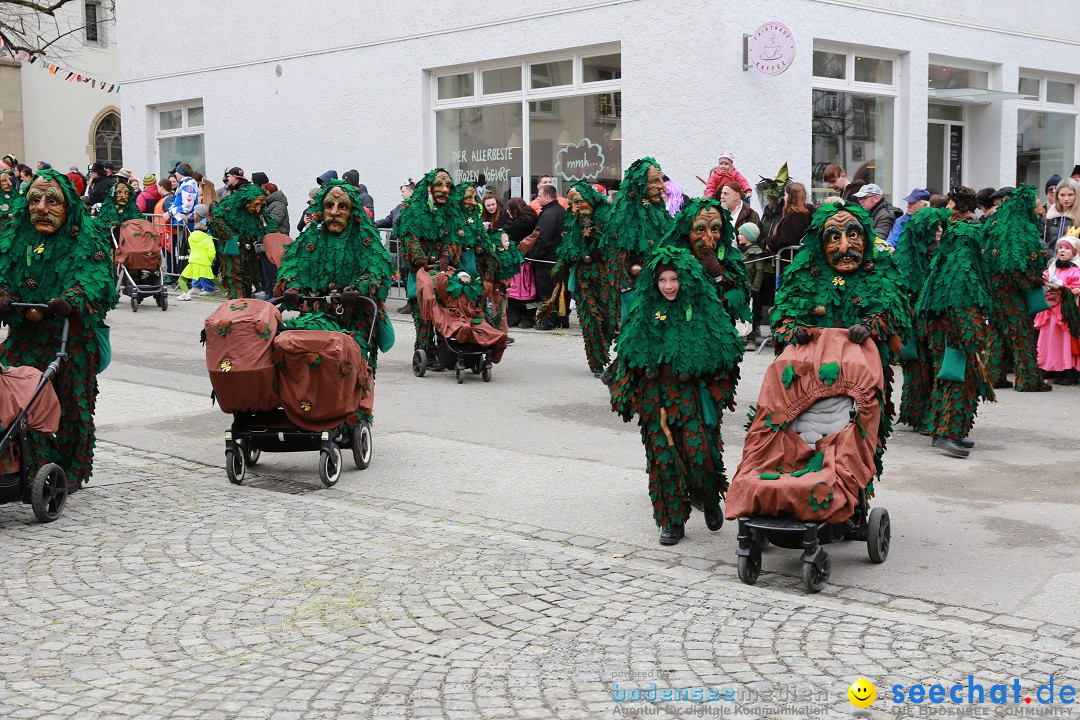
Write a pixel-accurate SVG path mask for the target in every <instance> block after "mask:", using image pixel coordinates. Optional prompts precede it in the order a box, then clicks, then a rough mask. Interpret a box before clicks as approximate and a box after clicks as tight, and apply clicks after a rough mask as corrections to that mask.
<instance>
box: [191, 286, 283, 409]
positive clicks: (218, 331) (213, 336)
mask: <svg viewBox="0 0 1080 720" xmlns="http://www.w3.org/2000/svg"><path fill="white" fill-rule="evenodd" d="M280 327H281V313H280V312H278V309H277V308H276V307H274V306H273V305H272V304H270V303H268V302H263V301H262V300H253V299H250V298H241V299H237V300H230V301H228V302H225V303H222V304H221V305H219V306H218V308H217V309H216V310H214V312H212V313H210V316H209V317H208V318H206V322H205V328H204V330H203V339H204V340H205V342H206V369H207V371H208V372H209V373H210V384H211V385H213V386H214V394H215V396H216V397H217V402H218V405H219V406H220V407H221V410H222V412H227V413H236V412H261V411H264V410H275V409H277V408H278V407H280V405H281V401H280V399H279V398H278V394H277V391H276V390H275V385H276V383H275V380H276V377H275V375H276V372H275V368H274V362H273V358H272V353H273V339H274V336H275V335H277V333H278V329H279V328H280Z"/></svg>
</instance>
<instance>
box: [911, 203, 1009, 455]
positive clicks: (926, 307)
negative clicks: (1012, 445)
mask: <svg viewBox="0 0 1080 720" xmlns="http://www.w3.org/2000/svg"><path fill="white" fill-rule="evenodd" d="M949 198H950V199H951V200H953V203H954V205H955V207H954V209H953V217H952V218H951V219H950V220H949V223H948V225H947V227H946V228H945V230H944V232H942V234H941V243H940V245H938V248H937V250H936V251H935V252H934V259H933V260H931V261H930V269H929V271H928V273H927V277H926V282H925V283H923V287H922V290H921V291H920V293H919V298H918V300H917V301H916V304H915V308H916V312H915V315H916V322H917V323H918V324H919V326H920V327H919V332H920V334H921V335H922V337H925V338H926V342H927V345H928V350H929V357H930V358H931V359H932V362H933V369H932V373H933V377H934V388H933V391H932V392H931V395H930V408H929V415H928V420H927V424H928V426H929V430H930V433H931V434H932V435H933V437H934V441H933V444H934V447H936V448H938V449H940V450H942V451H943V452H946V453H948V454H950V455H953V456H955V457H967V456H968V454H969V452H970V448H971V447H972V446H973V445H974V443H973V442H972V441H970V440H969V439H968V433H970V432H971V428H972V426H973V425H974V424H975V411H976V410H977V408H978V403H979V400H980V399H985V400H990V401H993V400H994V389H993V387H992V386H991V383H990V382H989V381H988V379H987V375H986V370H985V369H984V368H983V366H982V361H981V360H980V359H979V353H980V352H982V351H983V349H984V348H985V346H986V334H987V329H986V321H985V319H986V315H987V314H988V313H989V312H990V306H991V300H990V295H989V292H988V290H987V278H986V273H985V271H984V269H983V265H982V260H981V256H982V233H983V226H982V225H981V224H979V223H978V222H977V221H976V220H975V215H974V210H975V191H973V190H971V189H970V188H964V187H960V188H955V189H954V190H953V191H952V192H950V193H949Z"/></svg>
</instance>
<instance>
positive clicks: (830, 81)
mask: <svg viewBox="0 0 1080 720" xmlns="http://www.w3.org/2000/svg"><path fill="white" fill-rule="evenodd" d="M818 51H822V52H830V53H838V54H841V55H845V56H846V59H845V62H844V79H843V80H837V79H835V78H826V77H819V76H817V75H814V74H813V70H811V76H810V94H811V98H812V97H813V93H814V91H815V90H822V91H825V92H843V93H847V94H848V95H849V96H851V95H862V96H876V97H887V98H891V99H892V100H893V110H892V112H893V118H892V138H891V142H892V169H891V175H892V177H891V179H890V180H891V182H890V184H891V186H892V189H893V194H895V193H896V189H897V188H899V187H900V165H901V163H900V161H899V155H898V148H900V147H902V145H901V142H902V139H903V132H904V129H905V128H904V123H903V122H901V119H900V112H901V107H902V103H901V102H900V99H901V98H900V88H899V79H898V78H899V77H900V76H901V75H902V73H903V69H902V67H901V60H902V59H903V54H902V53H901V52H899V51H895V52H892V51H889V50H884V49H881V48H868V47H865V46H861V45H853V44H848V43H840V42H835V41H829V40H818V39H816V38H815V39H814V45H813V49H812V51H811V52H818ZM856 56H859V57H864V58H872V59H875V60H888V61H890V62H891V63H892V82H891V83H870V82H863V81H856V80H855V57H856ZM812 114H813V111H812V110H811V115H812ZM810 122H811V123H813V118H812V117H811V120H810ZM811 133H812V129H811ZM811 164H812V163H811ZM815 188H816V186H815V185H814V184H813V179H811V181H810V182H809V183H807V194H808V195H810V196H813V193H814V190H815Z"/></svg>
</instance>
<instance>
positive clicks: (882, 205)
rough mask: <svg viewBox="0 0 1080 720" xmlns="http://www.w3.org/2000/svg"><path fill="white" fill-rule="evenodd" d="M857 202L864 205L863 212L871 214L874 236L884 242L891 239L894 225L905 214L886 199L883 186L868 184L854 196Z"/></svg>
mask: <svg viewBox="0 0 1080 720" xmlns="http://www.w3.org/2000/svg"><path fill="white" fill-rule="evenodd" d="M852 197H853V198H855V201H856V202H857V203H859V204H860V205H862V207H863V210H865V211H866V212H868V213H870V220H871V222H872V223H873V226H874V234H875V235H877V236H878V237H879V238H881V239H882V240H885V239H886V238H887V237H889V232H890V231H891V230H892V226H893V223H895V222H896V219H897V218H898V217H900V216H901V215H903V214H904V213H903V212H902V211H901V210H900V208H898V207H894V206H892V205H890V204H889V201H888V200H886V199H885V192H884V191H883V190H882V189H881V186H879V185H876V184H874V183H867V184H866V185H863V186H862V189H860V190H859V192H857V193H855V194H854V195H853V196H852Z"/></svg>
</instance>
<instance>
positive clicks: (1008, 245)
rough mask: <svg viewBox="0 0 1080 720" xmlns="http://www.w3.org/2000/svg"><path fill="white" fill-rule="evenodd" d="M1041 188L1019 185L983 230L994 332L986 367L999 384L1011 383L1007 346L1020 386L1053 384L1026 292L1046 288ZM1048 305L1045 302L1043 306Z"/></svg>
mask: <svg viewBox="0 0 1080 720" xmlns="http://www.w3.org/2000/svg"><path fill="white" fill-rule="evenodd" d="M1038 203H1039V191H1038V190H1037V189H1035V187H1034V186H1032V185H1021V186H1020V187H1018V188H1016V189H1015V190H1013V191H1012V192H1011V193H1009V196H1008V197H1007V198H1005V200H1004V201H1003V202H1002V203H1001V205H999V206H998V209H997V210H996V211H994V214H993V215H991V216H990V219H989V222H988V224H987V225H986V227H985V232H984V234H983V246H982V260H983V265H984V266H985V268H986V274H987V277H988V279H989V281H990V284H989V286H988V289H989V291H990V308H989V309H990V315H989V320H990V336H989V339H988V340H989V344H988V347H987V352H986V372H987V374H988V375H989V376H990V381H991V382H992V383H993V384H994V387H995V388H1007V387H1010V386H1012V383H1010V382H1009V380H1008V378H1006V376H1005V352H1006V350H1008V351H1009V352H1010V353H1011V355H1012V359H1013V369H1014V371H1015V373H1016V385H1015V389H1016V390H1017V391H1018V392H1045V391H1048V390H1052V389H1053V388H1051V386H1050V385H1047V384H1046V383H1045V382H1043V379H1042V376H1041V375H1040V374H1039V361H1038V355H1037V352H1036V349H1035V348H1036V344H1037V340H1036V333H1035V327H1034V325H1032V322H1031V313H1030V312H1029V311H1028V307H1027V303H1026V302H1025V297H1026V295H1027V293H1028V292H1029V291H1034V292H1035V293H1036V294H1038V293H1041V291H1042V271H1043V270H1044V269H1045V267H1046V257H1045V254H1044V253H1043V248H1042V238H1041V234H1040V233H1039V225H1038V220H1037V217H1036V215H1035V208H1036V207H1037V206H1038ZM1044 307H1045V306H1044Z"/></svg>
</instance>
